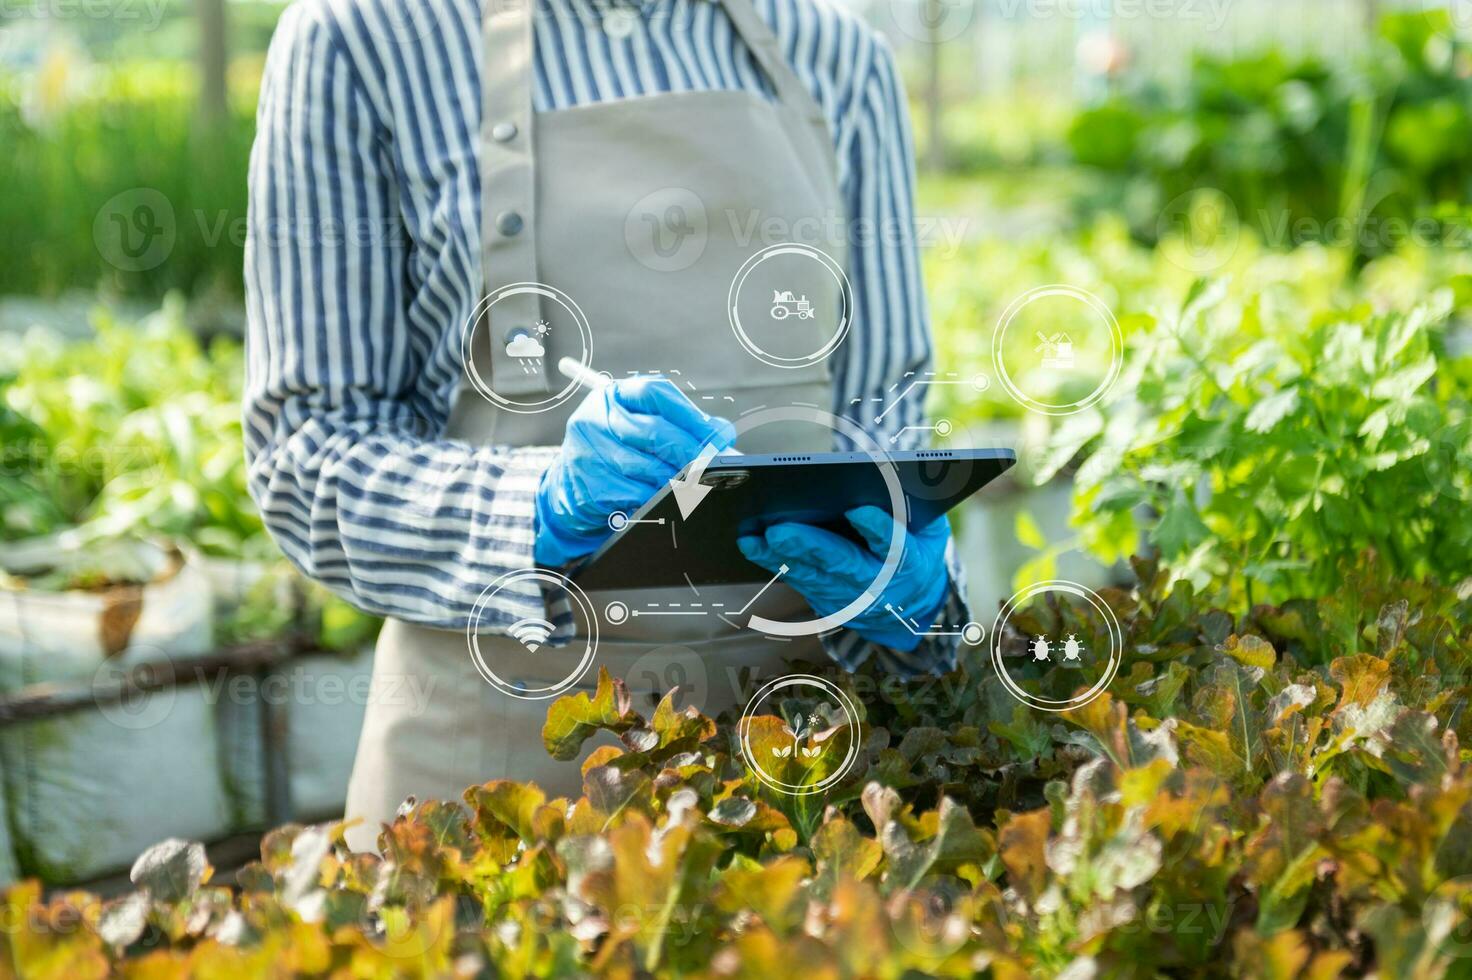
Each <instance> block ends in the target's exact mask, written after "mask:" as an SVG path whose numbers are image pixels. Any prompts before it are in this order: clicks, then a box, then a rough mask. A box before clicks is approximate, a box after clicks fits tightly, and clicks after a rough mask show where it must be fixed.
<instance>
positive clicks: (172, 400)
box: [0, 298, 274, 557]
mask: <svg viewBox="0 0 1472 980" xmlns="http://www.w3.org/2000/svg"><path fill="white" fill-rule="evenodd" d="M95 326H96V333H95V335H94V336H93V337H91V338H89V339H87V340H84V341H66V340H63V339H61V338H59V337H57V336H56V335H55V334H52V333H49V332H47V331H45V330H41V329H35V330H32V331H30V332H28V333H27V334H25V335H24V336H23V337H21V338H18V342H16V343H13V344H10V345H7V346H5V347H4V348H3V349H0V404H3V406H4V408H3V411H4V413H5V415H4V418H5V419H7V420H8V423H7V424H8V429H9V431H8V432H7V435H8V436H9V437H8V438H7V439H6V442H5V446H4V454H5V455H4V460H3V464H4V465H3V467H0V488H3V490H0V492H3V495H4V496H3V510H0V540H7V541H16V540H21V539H25V538H32V537H36V536H42V535H54V534H57V533H59V532H74V533H77V534H78V535H79V536H81V537H84V538H88V539H93V540H96V539H107V538H117V537H123V536H129V535H135V534H161V535H165V536H170V537H175V538H185V537H187V538H189V539H190V540H191V541H193V542H194V544H195V545H196V546H197V547H199V548H200V549H201V550H202V551H204V552H205V553H207V554H213V555H222V556H232V557H262V556H266V555H271V554H273V553H274V552H273V551H271V550H270V548H269V544H268V542H267V541H266V539H265V537H264V535H263V533H262V527H261V521H260V517H259V516H258V515H257V514H256V511H255V506H254V504H253V503H252V502H251V500H250V496H249V494H248V493H247V490H246V481H245V460H244V457H243V455H242V453H241V450H240V446H241V434H240V384H241V381H242V379H243V377H244V364H243V361H242V352H241V349H240V346H239V345H238V344H237V343H234V342H233V341H229V340H224V339H222V340H219V341H217V342H216V343H214V344H212V345H211V346H210V348H209V349H208V350H206V349H205V348H204V347H203V346H202V345H201V343H200V341H199V340H198V338H197V337H196V336H195V335H194V334H193V333H192V332H191V331H190V330H189V329H188V328H187V327H186V326H185V324H184V320H183V313H182V302H181V301H180V300H179V299H178V298H174V299H173V300H171V301H170V302H168V303H166V304H165V306H164V307H163V309H162V310H160V311H159V312H158V313H157V314H155V315H153V316H152V317H150V318H149V319H148V320H146V321H145V322H144V323H142V324H140V325H137V326H134V325H131V324H123V323H119V322H117V321H115V320H114V319H113V318H112V317H111V316H110V315H109V314H107V313H106V312H99V314H98V315H97V318H96V320H95Z"/></svg>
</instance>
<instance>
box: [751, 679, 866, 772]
mask: <svg viewBox="0 0 1472 980" xmlns="http://www.w3.org/2000/svg"><path fill="white" fill-rule="evenodd" d="M788 687H809V688H818V689H819V690H821V691H822V692H823V693H824V694H825V695H828V696H829V697H831V698H832V699H833V700H834V701H835V702H837V704H838V706H839V708H840V709H841V710H842V711H843V716H844V718H845V719H847V721H848V723H849V727H850V728H851V729H852V731H853V735H852V737H851V738H850V739H849V742H848V751H847V752H846V753H845V754H844V757H843V761H841V762H840V763H839V764H838V768H836V769H834V770H833V771H832V772H831V773H829V774H828V775H827V776H824V777H823V778H822V779H820V780H818V781H817V782H816V783H788V782H785V781H783V780H781V779H778V778H777V777H775V776H773V775H772V774H771V773H769V772H767V771H766V770H765V769H763V768H762V767H761V765H760V764H759V763H758V762H757V761H756V753H755V752H753V751H752V749H751V740H750V734H751V720H752V719H753V718H754V717H756V716H755V715H754V714H753V710H754V709H755V708H756V706H757V705H758V704H761V703H762V701H764V700H766V699H767V698H769V697H771V696H772V695H773V694H775V693H777V692H778V691H780V690H782V689H783V688H788ZM736 730H737V739H736V741H737V743H738V744H739V746H740V749H741V758H742V761H744V762H745V763H746V766H747V768H748V769H750V770H751V772H752V774H753V775H755V776H756V778H757V779H758V780H760V781H761V782H762V784H763V785H765V786H767V787H769V788H771V789H774V790H776V791H777V792H779V793H786V794H788V795H789V796H812V795H814V794H816V793H821V792H823V791H824V790H826V789H828V788H829V787H831V786H834V785H836V784H837V783H838V782H839V781H840V780H842V779H843V777H844V776H846V775H848V772H849V770H850V769H852V768H853V766H854V763H855V762H856V761H858V758H859V745H860V744H861V743H862V742H863V731H864V730H863V725H862V723H861V722H860V720H859V713H858V711H857V710H855V708H854V705H853V702H852V701H850V700H849V697H848V695H847V694H845V693H844V692H843V690H842V689H841V688H840V687H838V685H836V684H834V683H833V682H832V681H828V680H824V679H823V678H821V677H815V676H814V675H812V674H788V675H786V676H784V677H778V678H775V679H773V680H770V681H768V682H767V683H766V684H764V685H762V687H761V689H760V690H758V691H757V692H756V693H755V694H753V695H752V696H751V700H750V701H747V702H746V707H745V708H744V709H742V711H741V718H740V720H739V721H738V722H737V726H736Z"/></svg>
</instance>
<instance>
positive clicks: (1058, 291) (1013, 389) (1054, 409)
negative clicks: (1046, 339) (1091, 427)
mask: <svg viewBox="0 0 1472 980" xmlns="http://www.w3.org/2000/svg"><path fill="white" fill-rule="evenodd" d="M1053 296H1067V297H1068V298H1070V299H1074V300H1077V301H1079V302H1081V303H1083V304H1084V305H1085V306H1087V307H1088V308H1089V309H1090V310H1092V311H1093V312H1094V313H1095V314H1096V315H1097V316H1098V317H1099V319H1100V321H1101V322H1102V323H1103V324H1104V325H1105V326H1106V327H1108V329H1109V346H1110V357H1109V371H1108V372H1107V373H1106V374H1105V376H1104V380H1103V381H1100V382H1099V384H1098V385H1097V386H1095V388H1094V390H1093V391H1091V392H1090V393H1089V394H1088V395H1086V396H1085V397H1083V398H1080V399H1079V400H1078V401H1075V402H1070V403H1068V404H1067V405H1054V404H1052V403H1051V402H1045V401H1041V400H1039V399H1036V398H1034V397H1032V396H1031V395H1029V394H1027V393H1026V392H1024V391H1023V390H1022V389H1021V388H1019V387H1017V383H1016V382H1015V381H1013V380H1012V375H1011V374H1009V373H1008V371H1007V360H1006V357H1005V355H1004V354H1003V348H1004V346H1005V344H1006V341H1007V330H1008V329H1009V328H1010V327H1011V326H1012V321H1013V320H1015V319H1016V318H1017V315H1018V314H1019V313H1021V312H1022V311H1023V310H1024V309H1026V308H1027V306H1028V305H1029V304H1031V303H1035V302H1037V301H1038V300H1040V299H1048V298H1049V297H1053ZM992 366H993V368H995V369H996V372H997V378H998V379H999V380H1000V381H1001V382H1002V387H1003V388H1004V389H1005V390H1006V392H1007V394H1008V395H1010V396H1011V397H1012V400H1013V401H1015V402H1017V403H1018V404H1019V405H1021V406H1022V407H1023V408H1026V409H1029V410H1031V411H1034V412H1038V413H1041V414H1043V415H1073V414H1074V413H1076V412H1082V411H1083V410H1084V409H1086V408H1088V407H1089V406H1090V405H1093V404H1094V403H1095V402H1097V401H1099V400H1100V399H1101V398H1103V397H1104V396H1105V395H1106V394H1108V393H1109V389H1110V388H1113V387H1114V383H1115V382H1116V381H1118V380H1119V375H1120V372H1121V371H1122V370H1123V369H1124V335H1123V334H1122V333H1121V332H1120V329H1119V321H1118V320H1116V319H1115V318H1114V312H1113V311H1112V310H1110V309H1109V307H1108V306H1107V305H1105V303H1104V301H1103V300H1101V299H1099V297H1097V296H1095V295H1094V294H1093V293H1091V292H1089V291H1088V290H1086V289H1079V288H1078V287H1077V286H1069V285H1067V284H1064V283H1052V284H1050V285H1046V286H1037V287H1035V288H1033V289H1029V290H1028V291H1027V292H1025V293H1023V294H1022V295H1021V296H1019V297H1017V298H1016V299H1014V300H1013V301H1012V302H1011V303H1010V304H1009V305H1008V306H1007V308H1006V309H1005V310H1003V311H1002V315H1001V316H1000V317H998V318H997V325H996V327H995V328H994V329H993V330H992Z"/></svg>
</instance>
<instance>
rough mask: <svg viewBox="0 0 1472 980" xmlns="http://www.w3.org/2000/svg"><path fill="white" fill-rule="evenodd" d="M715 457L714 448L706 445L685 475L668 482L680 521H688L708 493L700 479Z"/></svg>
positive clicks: (708, 489)
mask: <svg viewBox="0 0 1472 980" xmlns="http://www.w3.org/2000/svg"><path fill="white" fill-rule="evenodd" d="M716 455H717V451H716V447H715V446H714V445H713V444H711V443H706V444H705V445H704V446H703V447H701V450H700V455H699V456H696V457H695V459H694V460H692V461H691V463H690V465H689V466H687V467H686V468H685V475H684V476H683V477H681V476H676V477H675V478H674V479H672V480H670V489H671V490H673V491H674V492H675V505H676V506H678V507H679V508H680V519H681V520H685V521H688V520H689V519H690V515H691V514H693V513H695V508H696V507H699V506H700V502H701V501H702V500H704V499H705V495H706V494H708V493H710V491H711V488H710V487H708V486H706V485H705V484H703V483H701V482H700V479H701V477H703V476H705V468H706V467H707V466H709V465H710V461H711V460H713V459H715V458H716Z"/></svg>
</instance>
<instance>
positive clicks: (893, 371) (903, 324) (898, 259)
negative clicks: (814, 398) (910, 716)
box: [824, 36, 971, 676]
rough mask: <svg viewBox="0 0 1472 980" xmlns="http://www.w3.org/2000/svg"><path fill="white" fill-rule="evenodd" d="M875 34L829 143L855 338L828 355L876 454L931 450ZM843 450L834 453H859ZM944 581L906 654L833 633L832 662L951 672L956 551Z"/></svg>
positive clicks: (916, 299)
mask: <svg viewBox="0 0 1472 980" xmlns="http://www.w3.org/2000/svg"><path fill="white" fill-rule="evenodd" d="M871 37H872V40H871V41H870V58H869V61H868V65H867V70H864V71H862V72H861V73H860V74H859V75H858V76H857V77H858V79H859V80H858V82H857V83H856V86H855V89H854V94H853V100H852V105H851V108H850V110H849V112H848V113H847V114H846V115H845V117H844V118H843V121H842V123H841V125H840V126H839V128H838V131H837V133H836V134H835V135H836V138H837V143H838V151H839V159H840V173H841V183H842V191H843V197H844V203H845V206H846V208H847V211H848V214H847V220H848V227H849V229H850V234H849V259H848V271H849V281H850V284H851V285H852V287H853V318H852V326H851V331H852V332H851V334H850V336H849V338H848V340H847V341H846V342H845V343H844V344H843V346H842V347H841V348H840V350H839V352H838V353H837V354H836V355H835V365H834V388H835V391H834V399H835V412H836V414H838V415H841V416H843V417H845V418H848V419H850V420H852V421H853V422H855V423H856V424H857V425H858V426H860V427H861V428H862V429H864V431H865V432H867V433H869V434H870V435H871V436H872V437H873V438H874V440H875V441H876V442H877V443H879V445H880V446H881V447H883V448H886V449H889V448H897V449H914V448H919V447H923V446H924V445H925V444H927V443H928V441H929V439H928V437H929V433H930V428H929V426H928V425H927V423H926V416H925V395H926V393H927V392H928V391H929V387H930V386H929V385H927V384H912V382H915V381H922V382H923V381H924V380H925V379H926V378H927V377H929V374H928V372H930V370H931V340H930V313H929V308H928V306H927V304H926V300H925V289H924V284H923V282H922V281H921V275H920V252H919V245H918V242H917V240H916V231H915V149H914V142H913V138H912V136H911V133H910V118H909V110H908V108H907V106H906V102H905V93H904V86H903V84H902V83H901V81H900V78H899V74H898V71H897V67H896V65H895V60H894V55H893V53H892V52H891V50H890V49H889V47H888V45H886V44H885V43H884V41H883V40H882V39H880V38H878V37H877V36H871ZM839 442H840V447H839V448H841V449H853V448H858V447H853V446H851V445H848V444H846V440H843V439H842V438H840V440H839ZM945 572H946V573H947V574H948V575H949V577H950V583H951V586H950V589H949V592H948V595H947V598H946V602H945V604H944V605H943V607H942V609H941V612H940V613H939V618H940V621H939V622H937V623H934V624H922V625H925V626H927V628H928V629H927V631H926V632H925V633H924V634H922V638H921V640H920V644H919V646H917V647H916V648H915V649H914V650H911V651H909V652H903V651H899V650H893V649H890V648H888V647H884V646H880V645H879V644H876V643H872V642H870V641H868V640H865V639H864V638H863V637H862V636H859V635H858V634H857V633H854V632H852V631H850V630H838V631H836V632H834V633H831V634H828V635H827V636H825V637H824V646H825V648H826V649H827V651H828V653H829V655H830V656H832V657H833V658H834V659H835V660H836V661H837V662H838V663H839V664H840V665H841V666H843V667H844V668H845V669H853V668H855V667H857V666H859V665H860V664H862V663H864V662H865V661H867V660H869V659H870V658H874V659H875V660H876V661H877V662H878V663H879V664H880V665H881V666H882V667H883V668H885V669H887V670H889V671H892V672H894V673H898V674H902V675H907V676H908V675H915V674H925V673H941V672H944V671H947V670H950V669H952V668H954V667H955V664H956V653H957V649H958V647H959V645H960V631H961V629H962V627H963V626H964V625H965V624H966V623H967V622H968V621H969V620H970V618H971V617H970V611H969V610H968V609H967V606H966V601H965V598H964V597H965V577H964V575H963V572H962V569H961V565H960V562H959V561H958V559H957V556H956V548H955V543H954V542H952V543H951V545H950V546H949V548H948V549H947V552H946V568H945ZM938 573H939V572H938Z"/></svg>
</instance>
